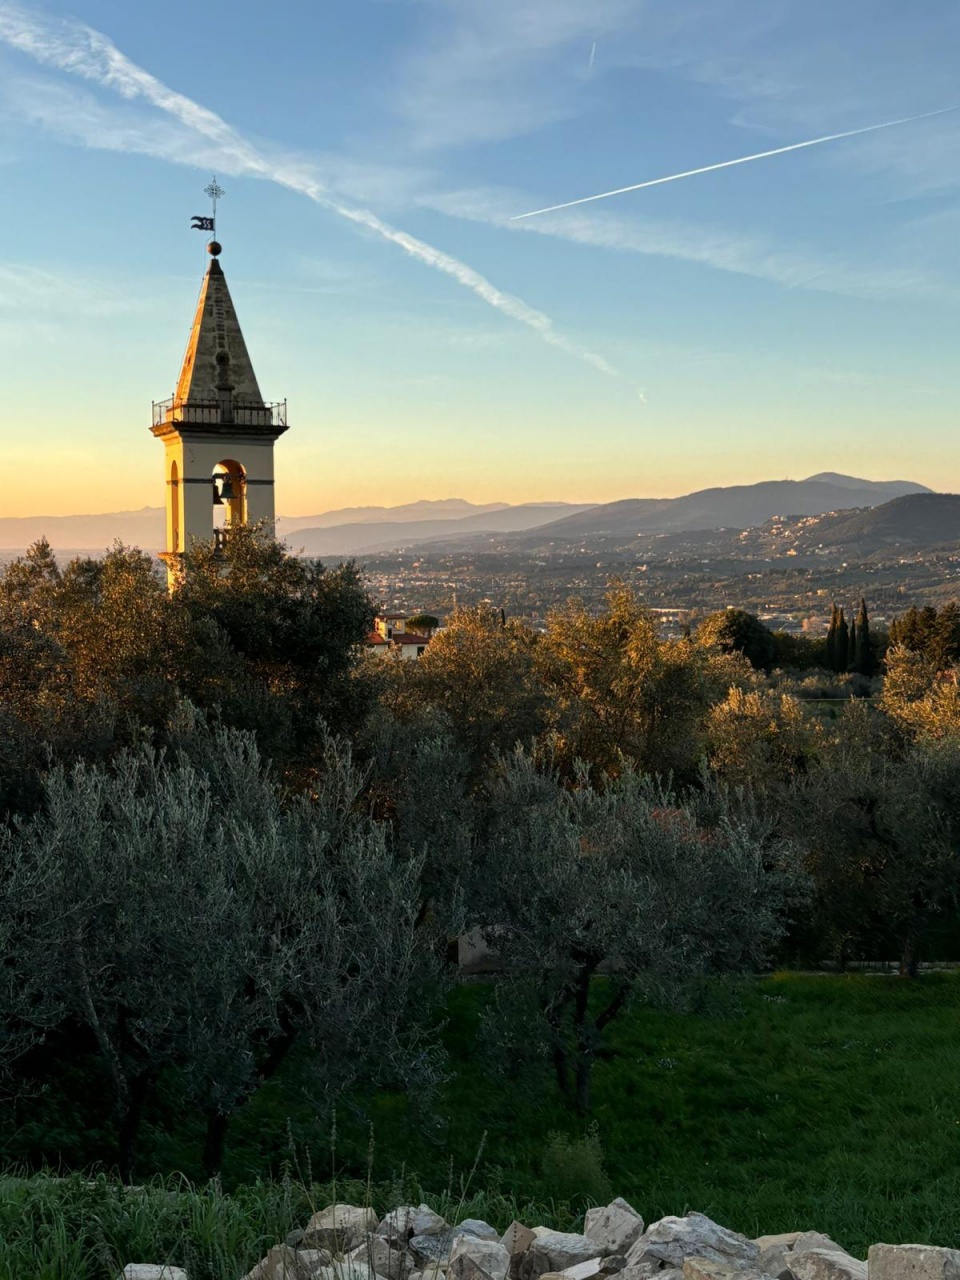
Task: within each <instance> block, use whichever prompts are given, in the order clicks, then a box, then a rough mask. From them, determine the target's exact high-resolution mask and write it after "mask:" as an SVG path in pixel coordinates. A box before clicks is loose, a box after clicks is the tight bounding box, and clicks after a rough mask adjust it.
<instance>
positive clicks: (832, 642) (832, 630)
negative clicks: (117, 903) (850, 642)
mask: <svg viewBox="0 0 960 1280" xmlns="http://www.w3.org/2000/svg"><path fill="white" fill-rule="evenodd" d="M827 667H828V668H829V670H830V671H836V669H837V606H836V604H834V606H833V610H832V612H831V614H830V625H829V627H827Z"/></svg>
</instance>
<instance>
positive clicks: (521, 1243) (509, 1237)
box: [500, 1222, 536, 1258]
mask: <svg viewBox="0 0 960 1280" xmlns="http://www.w3.org/2000/svg"><path fill="white" fill-rule="evenodd" d="M535 1239H536V1236H535V1235H534V1234H533V1232H532V1231H531V1230H530V1228H529V1227H525V1226H524V1225H523V1223H522V1222H511V1223H510V1225H509V1227H507V1229H506V1231H505V1232H504V1233H503V1235H502V1236H501V1237H500V1243H501V1244H502V1245H503V1247H504V1248H505V1249H506V1251H507V1253H509V1254H510V1257H511V1258H513V1257H515V1256H516V1255H517V1254H520V1253H526V1251H527V1250H528V1249H529V1248H530V1246H531V1245H532V1244H533V1242H534V1240H535Z"/></svg>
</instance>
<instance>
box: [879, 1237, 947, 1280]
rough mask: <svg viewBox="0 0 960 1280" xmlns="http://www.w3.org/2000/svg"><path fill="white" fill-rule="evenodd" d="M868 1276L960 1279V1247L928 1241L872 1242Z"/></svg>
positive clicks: (905, 1279) (907, 1279) (903, 1279)
mask: <svg viewBox="0 0 960 1280" xmlns="http://www.w3.org/2000/svg"><path fill="white" fill-rule="evenodd" d="M867 1274H868V1276H869V1277H870V1280H960V1250H958V1249H938V1248H936V1247H935V1246H934V1245H930V1244H872V1245H871V1246H870V1250H869V1252H868V1253H867Z"/></svg>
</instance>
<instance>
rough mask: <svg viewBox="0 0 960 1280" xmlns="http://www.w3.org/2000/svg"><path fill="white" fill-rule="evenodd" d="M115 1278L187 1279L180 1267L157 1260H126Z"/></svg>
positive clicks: (123, 1279)
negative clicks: (125, 1263)
mask: <svg viewBox="0 0 960 1280" xmlns="http://www.w3.org/2000/svg"><path fill="white" fill-rule="evenodd" d="M117 1280H187V1273H186V1272H185V1271H184V1270H183V1268H182V1267H168V1266H167V1265H166V1264H165V1263H159V1262H128V1263H127V1265H126V1266H125V1267H124V1268H123V1270H122V1271H121V1272H120V1275H119V1276H118V1277H117Z"/></svg>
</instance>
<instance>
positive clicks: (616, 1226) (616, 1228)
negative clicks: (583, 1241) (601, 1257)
mask: <svg viewBox="0 0 960 1280" xmlns="http://www.w3.org/2000/svg"><path fill="white" fill-rule="evenodd" d="M583 1234H584V1235H585V1236H586V1237H587V1239H588V1240H593V1241H594V1242H595V1243H596V1244H597V1245H599V1247H600V1251H601V1253H626V1252H627V1250H628V1249H629V1248H630V1246H631V1245H632V1244H634V1243H635V1242H636V1241H637V1240H638V1239H639V1237H640V1236H641V1235H642V1234H643V1219H642V1218H641V1217H640V1215H639V1213H637V1211H636V1209H634V1207H633V1206H632V1205H630V1204H628V1203H627V1202H626V1200H622V1199H621V1198H620V1197H619V1196H618V1197H617V1199H616V1200H611V1202H610V1203H609V1204H608V1205H607V1206H606V1208H602V1209H588V1210H587V1213H586V1217H585V1218H584V1223H583Z"/></svg>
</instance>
